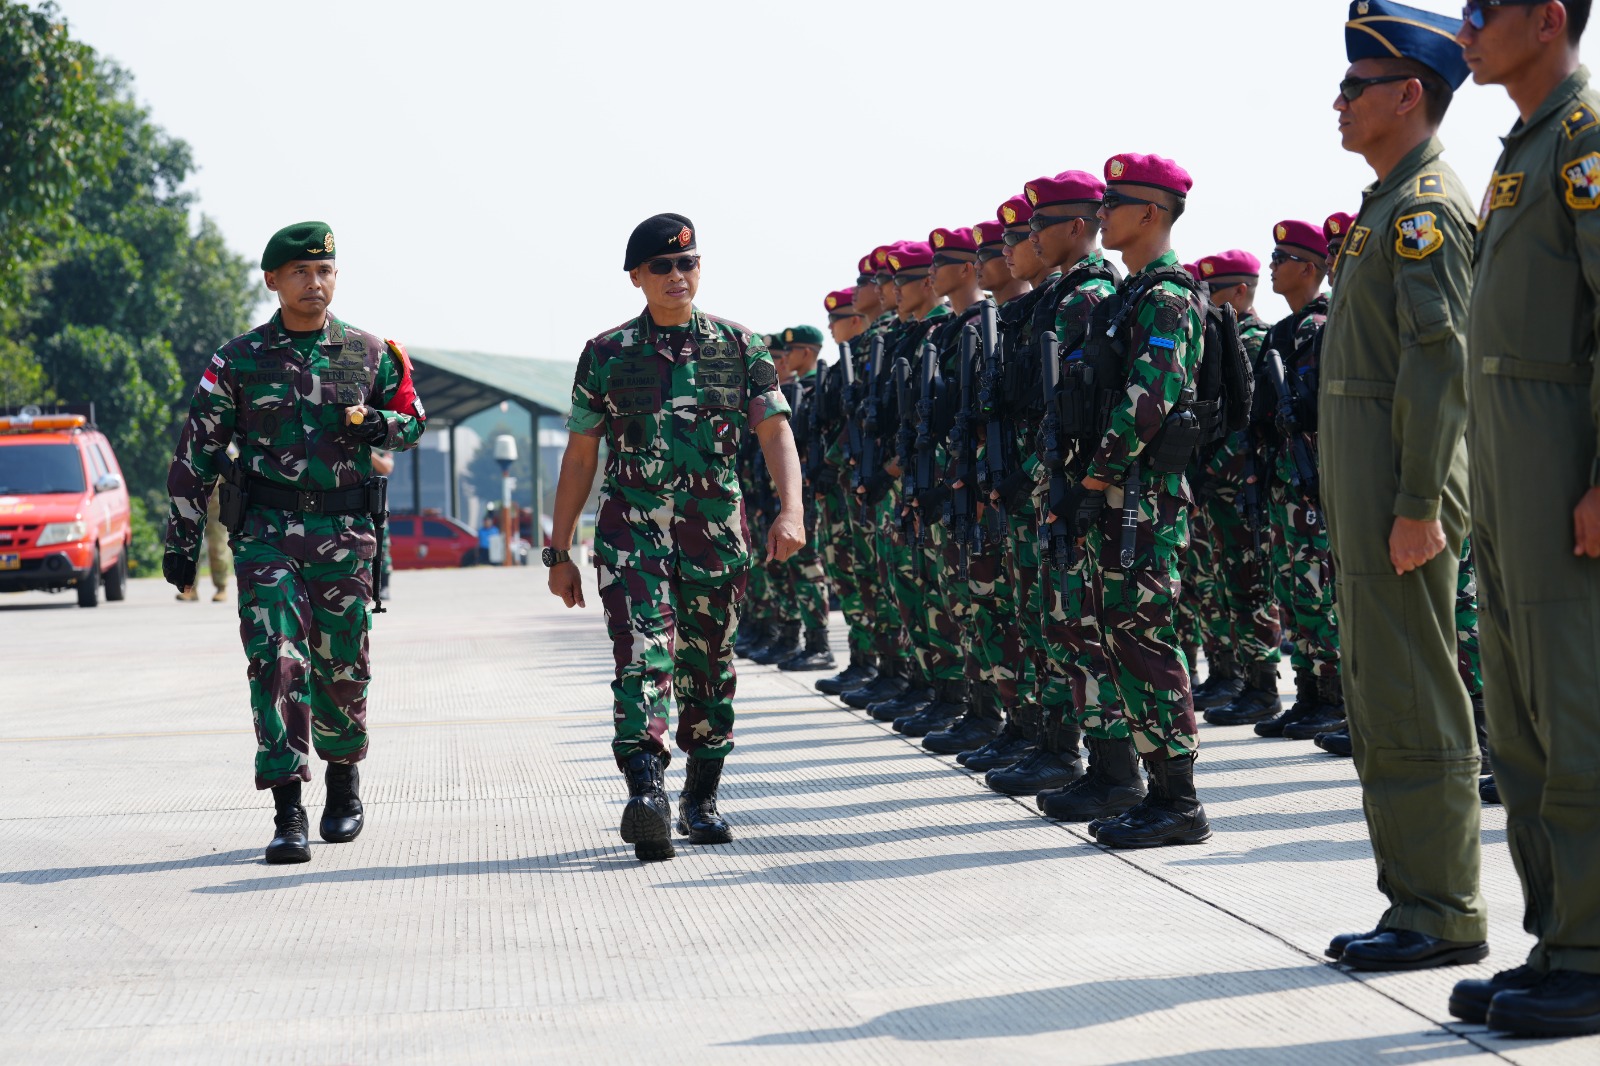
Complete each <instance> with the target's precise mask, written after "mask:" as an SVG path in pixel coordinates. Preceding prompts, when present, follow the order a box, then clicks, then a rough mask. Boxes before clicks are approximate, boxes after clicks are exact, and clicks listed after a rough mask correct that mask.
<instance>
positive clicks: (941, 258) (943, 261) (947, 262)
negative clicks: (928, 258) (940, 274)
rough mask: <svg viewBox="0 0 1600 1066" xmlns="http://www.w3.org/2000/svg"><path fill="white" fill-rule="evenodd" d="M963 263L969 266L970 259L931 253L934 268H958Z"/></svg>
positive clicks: (946, 253)
mask: <svg viewBox="0 0 1600 1066" xmlns="http://www.w3.org/2000/svg"><path fill="white" fill-rule="evenodd" d="M963 263H966V264H969V265H970V264H971V263H972V260H971V259H962V258H961V257H960V256H958V255H951V254H950V253H949V252H934V253H933V265H934V266H936V267H947V266H960V265H961V264H963Z"/></svg>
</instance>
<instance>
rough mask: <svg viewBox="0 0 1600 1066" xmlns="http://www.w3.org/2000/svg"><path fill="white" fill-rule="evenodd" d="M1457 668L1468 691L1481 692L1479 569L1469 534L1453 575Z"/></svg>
mask: <svg viewBox="0 0 1600 1066" xmlns="http://www.w3.org/2000/svg"><path fill="white" fill-rule="evenodd" d="M1456 669H1458V670H1460V671H1461V682H1462V684H1464V685H1466V686H1467V695H1469V696H1481V695H1483V666H1482V661H1481V659H1480V657H1479V652H1478V571H1477V567H1475V566H1474V565H1473V562H1472V538H1471V537H1468V538H1467V539H1466V540H1464V541H1462V543H1461V569H1460V571H1459V572H1458V575H1457V578H1456Z"/></svg>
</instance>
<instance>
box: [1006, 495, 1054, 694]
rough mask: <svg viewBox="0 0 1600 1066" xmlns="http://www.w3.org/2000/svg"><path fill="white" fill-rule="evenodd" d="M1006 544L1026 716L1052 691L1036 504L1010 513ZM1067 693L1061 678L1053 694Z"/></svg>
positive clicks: (1019, 691)
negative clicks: (1015, 615)
mask: <svg viewBox="0 0 1600 1066" xmlns="http://www.w3.org/2000/svg"><path fill="white" fill-rule="evenodd" d="M1008 518H1009V519H1010V529H1009V531H1008V532H1009V534H1010V536H1009V539H1008V540H1007V542H1006V548H1007V550H1006V577H1007V579H1008V580H1009V581H1010V584H1011V588H1012V594H1013V595H1014V596H1015V598H1016V605H1017V634H1018V638H1019V640H1020V643H1021V645H1022V655H1021V656H1020V658H1019V660H1018V663H1019V669H1018V676H1017V702H1018V704H1020V705H1021V706H1022V710H1023V712H1024V713H1025V714H1026V715H1029V716H1031V715H1032V714H1034V713H1036V712H1035V711H1034V710H1033V708H1037V707H1040V706H1043V705H1044V703H1045V698H1046V694H1047V693H1046V689H1047V688H1048V685H1047V679H1048V677H1049V654H1048V652H1047V651H1046V649H1045V640H1044V599H1043V597H1042V585H1041V582H1040V580H1039V519H1038V517H1037V515H1036V514H1035V513H1034V510H1033V507H1032V505H1029V506H1027V507H1026V508H1018V509H1017V510H1015V511H1012V512H1010V514H1009V515H1008ZM1065 690H1066V685H1065V683H1064V679H1058V681H1057V685H1056V687H1055V688H1054V689H1053V690H1051V691H1050V692H1049V695H1052V696H1054V697H1055V698H1056V699H1058V700H1059V699H1060V698H1061V694H1062V692H1063V691H1065Z"/></svg>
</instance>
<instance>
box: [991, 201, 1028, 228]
mask: <svg viewBox="0 0 1600 1066" xmlns="http://www.w3.org/2000/svg"><path fill="white" fill-rule="evenodd" d="M995 214H997V215H999V216H1000V221H1001V222H1004V223H1005V224H1006V225H1007V226H1026V225H1027V224H1028V219H1030V218H1032V217H1033V205H1032V204H1030V203H1028V198H1027V197H1026V196H1013V197H1012V198H1011V199H1009V200H1007V201H1006V202H1005V203H1003V204H1001V205H1000V208H999V210H997V211H996V212H995Z"/></svg>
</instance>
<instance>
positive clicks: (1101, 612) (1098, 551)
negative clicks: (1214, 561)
mask: <svg viewBox="0 0 1600 1066" xmlns="http://www.w3.org/2000/svg"><path fill="white" fill-rule="evenodd" d="M1107 495H1108V499H1107V508H1106V513H1105V515H1104V517H1103V518H1102V519H1101V521H1100V523H1099V524H1098V525H1097V526H1095V528H1093V529H1091V530H1090V531H1089V537H1088V551H1089V567H1090V581H1089V590H1090V592H1089V602H1090V604H1091V605H1092V607H1093V611H1094V615H1095V617H1096V618H1098V619H1099V620H1100V628H1101V633H1102V636H1103V640H1104V645H1103V646H1104V649H1105V655H1106V663H1107V665H1108V667H1109V675H1110V679H1111V683H1112V687H1113V688H1115V689H1116V692H1117V695H1118V696H1119V697H1121V699H1122V705H1123V708H1124V709H1125V711H1126V714H1127V721H1128V727H1129V730H1130V733H1131V735H1132V737H1133V743H1134V746H1135V747H1136V748H1137V749H1138V750H1139V753H1140V754H1141V755H1151V754H1154V753H1157V752H1164V753H1165V754H1166V755H1167V756H1168V757H1172V756H1182V755H1187V754H1189V753H1191V752H1193V751H1195V750H1196V749H1197V748H1198V747H1199V737H1198V735H1197V729H1196V724H1195V715H1194V699H1193V695H1192V693H1191V692H1190V691H1189V663H1188V661H1187V659H1185V657H1184V653H1183V649H1182V648H1181V647H1179V645H1178V634H1177V629H1176V626H1175V625H1174V621H1173V608H1174V606H1175V604H1176V601H1177V598H1178V560H1179V558H1181V557H1182V555H1183V551H1184V549H1185V548H1186V547H1187V546H1188V543H1189V515H1188V505H1187V504H1186V503H1185V502H1184V501H1183V500H1182V499H1181V498H1179V497H1178V496H1174V495H1170V494H1168V493H1167V492H1164V491H1161V492H1152V493H1145V494H1144V495H1143V497H1142V498H1141V499H1140V501H1139V512H1138V513H1139V522H1138V527H1137V530H1136V534H1137V535H1136V540H1135V558H1134V568H1133V569H1131V570H1122V569H1120V568H1119V555H1120V548H1121V542H1122V529H1121V526H1122V508H1121V500H1120V495H1121V494H1120V493H1108V494H1107ZM1102 728H1104V726H1102Z"/></svg>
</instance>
